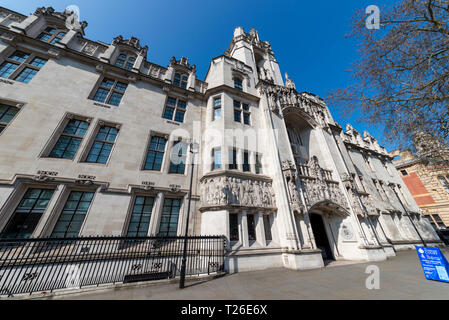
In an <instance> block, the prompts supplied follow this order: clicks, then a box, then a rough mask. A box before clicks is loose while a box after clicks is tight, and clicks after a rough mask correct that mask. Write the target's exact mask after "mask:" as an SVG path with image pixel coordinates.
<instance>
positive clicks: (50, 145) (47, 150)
mask: <svg viewBox="0 0 449 320" xmlns="http://www.w3.org/2000/svg"><path fill="white" fill-rule="evenodd" d="M70 120H80V121H85V122H87V123H88V124H89V127H88V128H87V130H86V134H85V135H84V136H83V137H82V139H81V142H80V144H79V146H78V149H77V150H76V152H75V155H74V156H73V158H72V159H67V158H54V157H50V154H51V152H52V151H53V149H54V147H55V146H56V144H57V143H58V141H59V138H60V137H61V135H62V134H63V132H64V130H65V128H66V127H67V124H68V123H69V122H70ZM92 121H93V118H91V117H87V116H83V115H79V114H74V113H66V114H65V115H64V117H63V118H62V120H61V121H60V122H59V123H58V125H57V127H56V129H55V130H54V132H53V133H52V135H51V136H50V139H49V140H48V142H47V143H46V145H45V147H44V148H43V150H42V152H41V154H40V155H39V158H46V159H50V160H57V161H74V162H75V161H76V159H77V157H78V155H79V154H82V151H80V150H83V149H84V143H85V141H86V137H88V136H89V133H90V131H91V127H92V125H91V124H92ZM89 139H90V137H89Z"/></svg>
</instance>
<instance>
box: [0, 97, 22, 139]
mask: <svg viewBox="0 0 449 320" xmlns="http://www.w3.org/2000/svg"><path fill="white" fill-rule="evenodd" d="M17 112H19V108H16V107H12V106H8V105H6V104H1V103H0V133H1V132H2V131H3V130H4V129H5V128H6V126H7V125H8V124H9V123H10V122H11V120H12V119H14V117H15V116H16V114H17Z"/></svg>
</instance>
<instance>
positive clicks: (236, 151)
mask: <svg viewBox="0 0 449 320" xmlns="http://www.w3.org/2000/svg"><path fill="white" fill-rule="evenodd" d="M234 154H235V159H234ZM228 155H229V163H228V170H232V171H239V149H237V148H236V147H232V148H229V153H228ZM234 160H235V163H234ZM231 166H232V167H231Z"/></svg>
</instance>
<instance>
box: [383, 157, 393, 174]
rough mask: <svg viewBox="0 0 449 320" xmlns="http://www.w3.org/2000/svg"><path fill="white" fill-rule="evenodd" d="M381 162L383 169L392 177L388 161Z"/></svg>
mask: <svg viewBox="0 0 449 320" xmlns="http://www.w3.org/2000/svg"><path fill="white" fill-rule="evenodd" d="M382 164H383V166H384V168H385V170H386V171H387V173H388V174H389V175H390V177H392V176H393V171H391V169H390V167H389V166H388V162H387V161H385V160H383V161H382Z"/></svg>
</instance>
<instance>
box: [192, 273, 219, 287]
mask: <svg viewBox="0 0 449 320" xmlns="http://www.w3.org/2000/svg"><path fill="white" fill-rule="evenodd" d="M227 275H228V274H227V273H223V274H220V275H216V276H214V277H213V278H211V279H205V280H200V281H195V280H189V282H186V284H185V288H191V287H194V286H197V285H200V284H204V283H207V282H212V281H214V280H217V279H220V278H223V277H225V276H227ZM190 281H191V282H192V283H190Z"/></svg>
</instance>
